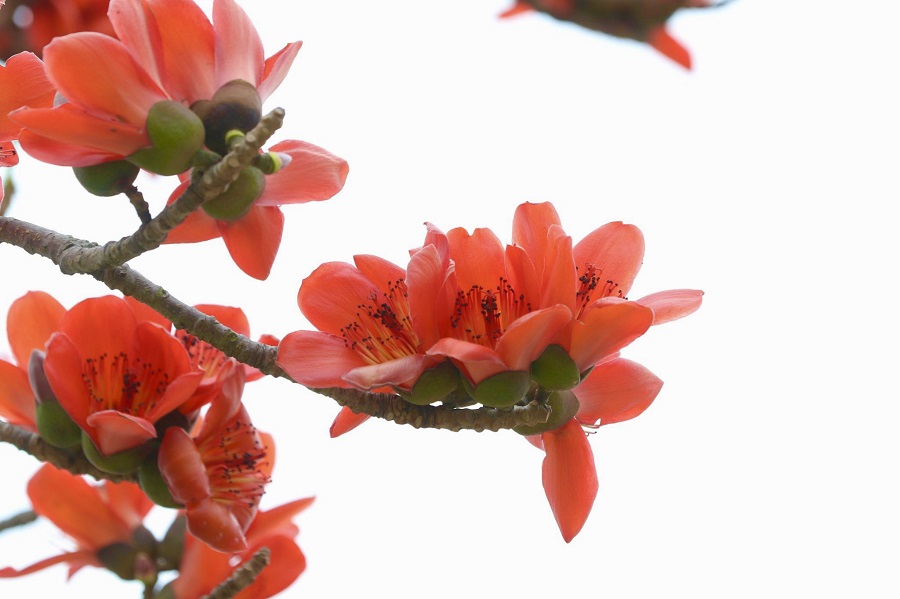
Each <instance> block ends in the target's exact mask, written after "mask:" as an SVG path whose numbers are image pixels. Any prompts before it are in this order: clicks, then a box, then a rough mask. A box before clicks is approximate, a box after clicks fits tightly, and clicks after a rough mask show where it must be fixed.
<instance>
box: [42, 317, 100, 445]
mask: <svg viewBox="0 0 900 599" xmlns="http://www.w3.org/2000/svg"><path fill="white" fill-rule="evenodd" d="M110 328H112V327H110ZM82 366H83V360H82V358H81V354H79V353H78V348H77V347H75V344H74V343H72V341H71V339H69V338H68V337H67V336H65V335H63V334H61V333H55V334H54V335H53V336H52V337H50V341H49V342H48V343H47V356H46V357H45V358H44V374H46V375H47V381H48V382H49V383H50V387H51V388H52V389H53V394H54V395H56V400H57V401H58V402H59V405H60V406H62V408H63V409H64V410H65V411H66V413H67V414H68V415H69V417H70V418H72V420H74V421H75V423H76V424H77V425H78V426H80V427H81V428H82V429H84V430H87V429H88V428H90V427H89V426H88V424H87V417H88V414H90V406H91V395H90V393H89V392H88V389H87V387H86V386H85V384H84V380H83V378H82V377H83V376H84V371H83V369H82Z"/></svg>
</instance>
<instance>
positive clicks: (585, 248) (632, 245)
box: [572, 222, 644, 297]
mask: <svg viewBox="0 0 900 599" xmlns="http://www.w3.org/2000/svg"><path fill="white" fill-rule="evenodd" d="M572 251H573V253H574V254H575V266H577V267H578V268H582V267H583V266H584V265H585V264H590V265H593V266H594V267H595V268H597V269H598V271H599V273H598V274H599V276H601V277H602V278H603V280H608V281H611V282H612V285H611V287H614V289H615V292H617V293H618V294H619V296H620V297H625V296H626V295H628V291H629V290H630V289H631V285H632V283H634V278H635V277H636V276H637V273H638V270H640V268H641V263H642V262H643V260H644V235H643V234H642V233H641V230H640V229H638V228H637V227H635V226H634V225H625V224H622V223H621V222H612V223H607V224H605V225H603V226H602V227H600V228H598V229H595V230H593V231H592V232H591V233H588V235H587V236H586V237H585V238H584V239H582V240H581V241H579V242H578V243H577V244H575V247H574V248H573V249H572Z"/></svg>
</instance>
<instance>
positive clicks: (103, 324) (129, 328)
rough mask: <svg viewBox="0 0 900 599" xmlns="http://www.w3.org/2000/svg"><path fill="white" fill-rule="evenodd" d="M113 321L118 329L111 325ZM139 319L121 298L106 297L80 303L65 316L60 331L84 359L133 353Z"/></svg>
mask: <svg viewBox="0 0 900 599" xmlns="http://www.w3.org/2000/svg"><path fill="white" fill-rule="evenodd" d="M111 322H114V323H116V326H114V327H111V326H108V324H109V323H111ZM136 327H137V320H136V318H135V316H134V312H133V311H132V310H131V308H130V307H129V306H128V304H127V303H125V300H123V299H122V298H120V297H116V296H114V295H106V296H103V297H94V298H89V299H86V300H83V301H81V302H78V303H77V304H75V305H74V306H72V308H71V309H70V310H69V311H68V312H67V313H66V314H65V315H64V316H63V317H62V319H61V321H60V330H61V331H62V332H63V333H65V335H66V337H68V338H69V339H71V341H72V343H74V344H75V346H76V347H77V348H78V349H79V351H80V353H81V355H82V356H83V357H84V358H96V357H98V356H101V355H103V354H109V355H113V356H114V355H116V354H118V353H120V352H122V351H131V349H132V348H133V347H134V343H135V341H136V332H135V331H136Z"/></svg>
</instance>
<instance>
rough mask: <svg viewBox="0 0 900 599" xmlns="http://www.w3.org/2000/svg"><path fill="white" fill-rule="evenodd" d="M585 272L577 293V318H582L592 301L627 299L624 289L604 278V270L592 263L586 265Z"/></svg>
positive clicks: (580, 277)
mask: <svg viewBox="0 0 900 599" xmlns="http://www.w3.org/2000/svg"><path fill="white" fill-rule="evenodd" d="M582 270H583V271H584V272H583V273H582V274H580V275H578V283H579V285H578V290H577V291H576V292H575V303H576V305H577V307H578V314H576V315H575V317H576V318H580V317H581V314H582V312H584V309H585V308H586V307H587V306H588V304H590V303H591V302H592V301H594V300H596V299H600V298H604V297H609V296H611V295H614V296H616V297H621V298H622V299H625V294H624V293H622V288H621V287H620V286H619V284H618V283H616V282H615V281H613V280H611V279H605V280H604V278H603V269H602V268H597V267H596V266H594V265H593V264H591V263H590V262H587V263H585V265H584V268H583V269H582Z"/></svg>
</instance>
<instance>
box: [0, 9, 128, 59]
mask: <svg viewBox="0 0 900 599" xmlns="http://www.w3.org/2000/svg"><path fill="white" fill-rule="evenodd" d="M108 7H109V0H19V1H18V2H15V3H14V4H13V5H11V6H8V7H6V10H5V11H4V12H3V13H0V58H2V59H6V58H9V57H10V56H11V55H13V54H16V53H18V52H23V51H28V52H34V53H35V54H37V55H39V56H40V54H41V50H42V49H43V47H44V46H46V45H47V44H48V43H50V40H52V39H53V38H54V37H57V36H60V35H66V34H68V33H75V32H76V31H98V32H100V33H105V34H107V35H113V29H112V23H110V22H109V18H107V16H106V10H107V8H108Z"/></svg>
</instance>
